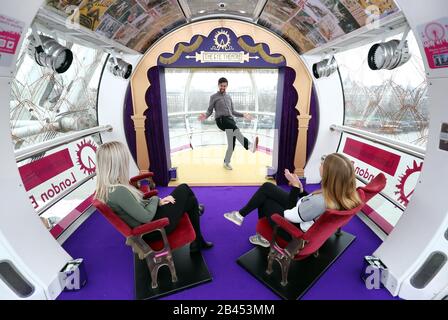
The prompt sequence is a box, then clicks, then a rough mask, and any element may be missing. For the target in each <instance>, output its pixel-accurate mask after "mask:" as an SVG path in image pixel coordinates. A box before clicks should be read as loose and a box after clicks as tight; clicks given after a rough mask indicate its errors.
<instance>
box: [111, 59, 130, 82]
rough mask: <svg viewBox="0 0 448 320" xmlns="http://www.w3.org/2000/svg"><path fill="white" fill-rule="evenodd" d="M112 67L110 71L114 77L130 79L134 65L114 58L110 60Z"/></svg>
mask: <svg viewBox="0 0 448 320" xmlns="http://www.w3.org/2000/svg"><path fill="white" fill-rule="evenodd" d="M109 62H110V65H109V70H110V72H112V74H113V75H114V76H117V77H120V78H123V79H128V78H129V77H130V76H131V73H132V64H130V63H127V62H126V61H124V60H123V59H120V58H117V59H114V58H113V57H112V58H110V59H109Z"/></svg>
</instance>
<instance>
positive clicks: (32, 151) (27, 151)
mask: <svg viewBox="0 0 448 320" xmlns="http://www.w3.org/2000/svg"><path fill="white" fill-rule="evenodd" d="M105 131H112V126H110V125H106V126H97V127H93V128H90V129H86V130H82V131H77V132H74V133H69V134H66V135H64V136H62V137H58V138H55V139H52V140H49V141H44V142H41V143H38V144H35V145H33V146H30V147H27V148H23V149H20V150H17V151H15V152H14V155H15V157H16V162H19V161H22V160H25V159H28V158H30V157H32V156H35V155H37V154H40V153H42V152H46V151H48V150H51V149H54V148H57V147H59V146H61V145H64V144H67V143H70V142H73V141H76V140H78V139H81V138H84V137H87V136H90V135H92V134H96V133H100V132H105Z"/></svg>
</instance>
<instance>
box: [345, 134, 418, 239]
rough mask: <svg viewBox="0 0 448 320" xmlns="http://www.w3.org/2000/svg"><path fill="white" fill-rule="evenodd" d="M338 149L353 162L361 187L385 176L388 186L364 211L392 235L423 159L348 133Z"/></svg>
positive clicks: (358, 183)
mask: <svg viewBox="0 0 448 320" xmlns="http://www.w3.org/2000/svg"><path fill="white" fill-rule="evenodd" d="M338 152H340V153H343V154H344V155H345V156H347V157H348V158H349V159H350V160H351V161H352V163H353V166H354V168H355V175H356V177H357V178H358V179H357V180H358V181H357V185H358V186H364V185H365V184H367V183H369V182H370V181H371V180H372V179H373V178H374V177H376V176H377V175H378V174H379V173H383V174H384V175H385V177H386V181H387V183H386V187H385V188H384V189H383V191H382V192H381V194H379V195H377V196H375V197H373V198H372V199H371V200H370V201H369V202H368V203H367V204H366V206H365V207H364V208H363V210H362V211H363V212H364V214H366V215H367V217H368V218H369V219H370V220H372V221H373V222H374V223H375V224H376V225H377V226H378V227H379V228H380V229H382V230H383V231H384V232H385V233H386V234H389V233H390V232H391V231H392V230H393V228H394V226H395V225H396V224H397V222H398V221H399V219H400V218H401V216H402V215H403V211H404V208H406V207H407V205H408V203H409V201H410V200H411V198H412V195H413V194H414V189H415V187H416V185H417V183H418V181H419V177H420V173H421V171H422V168H423V160H422V159H420V158H417V157H414V156H411V155H409V154H407V153H404V152H400V151H397V150H394V149H392V148H388V147H385V146H381V145H379V144H376V143H373V142H371V141H368V140H366V139H362V138H359V137H356V136H353V135H350V134H346V133H344V134H343V135H342V139H341V143H340V145H339V148H338Z"/></svg>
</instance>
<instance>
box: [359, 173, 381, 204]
mask: <svg viewBox="0 0 448 320" xmlns="http://www.w3.org/2000/svg"><path fill="white" fill-rule="evenodd" d="M385 186H386V177H385V176H384V174H382V173H379V174H378V175H377V176H376V177H375V178H373V179H372V181H370V182H369V183H368V184H367V185H366V186H364V187H359V188H358V189H361V190H362V191H364V194H365V196H366V201H365V203H367V202H369V200H370V199H372V198H373V197H374V196H376V195H377V194H378V193H380V192H381V190H383V189H384V187H385Z"/></svg>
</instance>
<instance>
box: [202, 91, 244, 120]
mask: <svg viewBox="0 0 448 320" xmlns="http://www.w3.org/2000/svg"><path fill="white" fill-rule="evenodd" d="M213 110H215V119H218V118H220V117H226V116H227V117H229V116H230V117H231V116H232V115H233V116H235V117H240V118H242V117H244V114H243V113H241V112H237V111H235V110H234V109H233V101H232V98H231V97H230V96H229V95H228V94H227V93H220V92H219V91H218V92H217V93H215V94H212V95H211V96H210V102H209V106H208V109H207V112H206V113H205V116H206V118H208V117H210V115H211V114H212V113H213Z"/></svg>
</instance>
